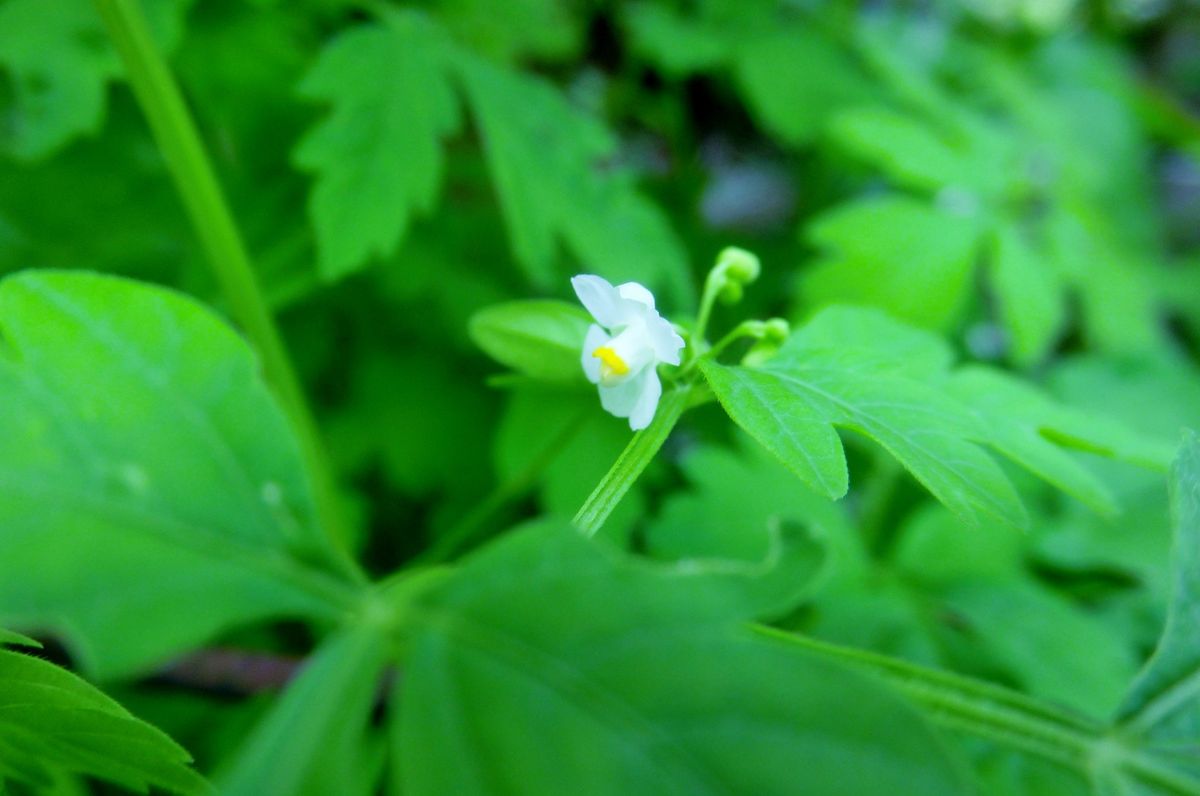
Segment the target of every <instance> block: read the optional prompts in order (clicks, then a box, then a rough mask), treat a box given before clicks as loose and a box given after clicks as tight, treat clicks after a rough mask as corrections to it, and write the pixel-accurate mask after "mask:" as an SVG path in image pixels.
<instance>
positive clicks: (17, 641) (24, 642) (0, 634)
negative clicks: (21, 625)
mask: <svg viewBox="0 0 1200 796" xmlns="http://www.w3.org/2000/svg"><path fill="white" fill-rule="evenodd" d="M5 644H6V645H8V646H10V647H14V646H15V647H41V646H42V643H41V642H40V641H37V640H35V639H31V638H29V636H22V635H21V634H20V633H14V632H12V631H11V630H5V629H4V628H2V627H0V645H5Z"/></svg>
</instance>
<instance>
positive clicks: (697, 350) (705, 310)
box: [691, 267, 726, 360]
mask: <svg viewBox="0 0 1200 796" xmlns="http://www.w3.org/2000/svg"><path fill="white" fill-rule="evenodd" d="M725 279H726V277H725V273H724V271H722V270H721V269H720V268H719V267H718V268H713V269H712V270H711V271H709V272H708V277H707V278H706V279H705V280H704V292H703V293H702V294H700V313H699V314H698V315H697V316H696V325H695V326H694V327H693V328H692V336H691V341H692V346H691V348H692V352H691V353H692V356H691V360H695V359H698V358H699V357H700V356H702V355H703V354H705V353H706V352H707V351H708V343H707V342H706V341H705V339H704V333H705V332H706V331H707V330H708V321H709V319H710V318H711V317H712V310H713V305H714V304H715V303H716V302H717V294H718V293H720V292H721V286H722V285H724V284H725Z"/></svg>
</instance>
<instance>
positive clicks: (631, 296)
mask: <svg viewBox="0 0 1200 796" xmlns="http://www.w3.org/2000/svg"><path fill="white" fill-rule="evenodd" d="M617 293H619V294H620V295H621V298H623V299H628V300H630V301H636V302H637V303H638V304H644V305H645V306H647V307H649V308H650V309H654V294H653V293H651V292H650V291H649V290H647V289H646V287H645V286H644V285H641V284H639V283H637V282H626V283H624V284H621V285H617Z"/></svg>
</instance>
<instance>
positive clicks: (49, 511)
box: [0, 272, 353, 677]
mask: <svg viewBox="0 0 1200 796" xmlns="http://www.w3.org/2000/svg"><path fill="white" fill-rule="evenodd" d="M0 334H2V335H3V336H2V337H0V402H2V403H3V411H2V412H0V525H3V527H4V529H5V530H4V533H3V534H0V617H2V620H3V621H4V622H6V623H9V624H11V625H15V626H17V627H40V628H44V629H47V630H51V631H54V632H56V633H61V634H62V635H63V636H64V637H65V638H66V639H67V640H68V642H69V643H70V644H71V646H72V648H73V650H74V651H75V652H76V653H78V655H79V658H80V661H81V663H82V664H83V665H84V666H85V667H86V668H87V669H89V670H90V671H92V672H95V673H96V674H98V675H100V676H104V677H111V676H116V675H121V674H130V673H133V672H137V671H144V670H146V669H147V668H148V667H151V666H153V665H155V664H157V663H160V662H162V661H163V660H165V659H166V658H168V657H169V656H171V655H173V654H176V653H178V652H180V651H182V650H185V649H188V648H190V647H193V646H195V645H196V644H198V643H201V642H203V641H204V640H205V639H208V638H211V637H212V636H213V635H214V634H216V633H218V632H220V631H221V630H223V629H225V628H229V627H231V626H233V625H237V624H244V623H247V622H252V621H255V620H259V619H263V618H266V617H272V616H283V615H288V616H329V615H336V614H337V613H338V612H340V611H341V610H342V608H341V606H342V605H343V604H344V602H345V600H346V599H348V598H349V595H350V594H352V593H353V592H352V591H351V590H348V589H349V586H348V584H347V583H346V581H345V580H344V579H343V577H342V576H341V575H340V573H339V572H338V570H337V567H336V565H335V564H333V563H331V562H333V561H335V560H336V557H335V554H334V553H333V552H332V551H331V550H330V549H329V547H328V542H327V541H326V540H325V537H324V535H323V534H321V533H320V532H319V530H318V529H317V527H316V520H315V518H314V510H313V504H312V496H311V493H310V489H309V484H308V482H307V480H306V477H305V475H304V472H303V469H302V463H301V458H300V453H299V448H298V443H297V442H296V440H295V438H294V437H293V435H292V432H291V429H289V428H288V425H287V422H286V420H285V418H284V415H283V413H282V411H281V410H280V409H279V407H278V406H277V405H276V403H275V401H274V400H273V399H272V397H271V396H270V394H269V393H268V391H267V388H266V386H265V385H264V384H263V382H262V380H261V378H260V376H259V373H258V365H257V363H256V362H255V359H254V356H253V355H252V353H251V352H250V349H249V348H248V347H247V346H246V344H245V343H244V342H243V341H242V340H241V339H240V338H239V337H238V336H237V335H236V334H235V333H234V332H233V331H232V330H231V329H229V327H227V326H226V325H225V324H224V323H222V322H221V321H220V320H218V319H217V318H216V317H215V316H214V315H213V314H212V313H211V312H209V311H208V310H206V309H205V308H203V307H202V306H201V305H199V304H198V303H196V302H194V301H192V300H191V299H188V298H185V297H183V296H181V295H178V294H175V293H173V292H170V291H167V290H163V289H160V288H154V287H149V286H145V285H139V284H137V283H133V282H129V281H126V280H123V279H119V278H115V277H108V276H99V275H95V274H88V273H83V272H74V273H59V272H33V273H22V274H17V275H14V276H10V277H8V278H6V279H4V280H3V281H0ZM30 572H37V573H38V577H37V578H29V577H27V575H28V573H30Z"/></svg>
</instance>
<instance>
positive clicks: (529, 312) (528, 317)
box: [469, 300, 593, 382]
mask: <svg viewBox="0 0 1200 796" xmlns="http://www.w3.org/2000/svg"><path fill="white" fill-rule="evenodd" d="M592 322H593V321H592V319H591V316H589V315H588V313H587V312H585V311H584V310H583V309H582V308H581V307H579V306H577V305H574V304H568V303H567V302H565V301H549V300H543V301H536V300H535V301H511V302H508V303H505V304H495V305H493V306H490V307H486V308H484V309H482V310H480V311H479V312H477V313H475V314H474V315H473V316H471V323H470V327H469V329H470V333H471V339H472V340H474V341H475V344H476V345H478V346H479V347H480V348H482V349H483V350H484V351H485V352H486V353H487V354H488V356H490V357H491V358H492V359H494V360H496V361H497V362H499V363H500V364H502V365H506V366H508V367H510V368H512V369H513V370H515V371H517V372H518V373H523V374H525V375H526V376H532V377H533V378H535V379H542V380H545V381H562V382H570V381H581V380H582V379H583V367H582V365H580V361H579V357H580V352H581V351H582V350H583V338H584V335H586V334H587V329H588V326H589V325H591V323H592Z"/></svg>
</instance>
